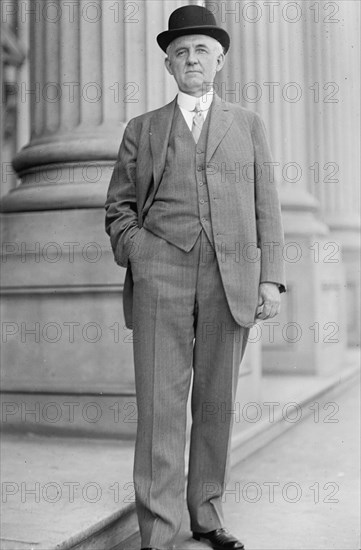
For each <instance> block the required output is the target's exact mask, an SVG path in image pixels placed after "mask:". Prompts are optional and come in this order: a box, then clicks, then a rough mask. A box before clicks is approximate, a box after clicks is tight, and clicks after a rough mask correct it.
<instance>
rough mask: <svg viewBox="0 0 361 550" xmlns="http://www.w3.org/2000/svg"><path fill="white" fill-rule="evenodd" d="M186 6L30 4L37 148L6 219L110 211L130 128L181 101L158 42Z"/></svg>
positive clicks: (28, 151)
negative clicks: (114, 173) (115, 168)
mask: <svg viewBox="0 0 361 550" xmlns="http://www.w3.org/2000/svg"><path fill="white" fill-rule="evenodd" d="M182 3H184V2H179V1H172V2H168V3H163V2H160V1H152V2H144V1H142V2H140V1H134V2H126V1H123V0H115V1H114V2H101V0H94V1H92V2H89V1H87V0H71V1H70V2H69V1H67V0H58V2H57V3H55V2H53V1H50V0H33V1H32V2H31V4H30V8H31V11H30V13H28V14H27V20H28V19H29V18H30V25H31V30H30V32H31V37H30V56H31V59H30V63H31V71H30V74H31V81H30V83H27V82H24V83H23V92H24V94H25V97H26V99H30V101H31V140H30V143H29V144H28V145H27V146H26V147H25V148H24V149H23V150H22V151H21V152H20V153H19V154H18V155H17V156H16V157H15V159H14V167H15V169H16V171H17V172H18V174H19V176H20V178H21V181H22V185H21V186H20V187H19V188H18V189H17V190H16V191H14V192H13V193H10V194H9V195H8V197H6V198H5V200H4V207H3V208H4V210H5V211H24V210H33V209H36V210H40V209H41V210H48V209H54V208H55V209H56V208H83V207H99V206H102V205H103V203H104V197H105V190H106V187H107V185H108V183H109V178H110V173H111V168H112V165H113V162H114V159H115V158H116V154H117V150H118V147H119V141H120V138H121V135H122V131H123V129H124V126H125V123H126V122H127V121H128V120H129V119H130V118H132V117H133V116H136V115H138V114H140V113H142V112H145V111H146V110H149V109H152V108H156V107H159V106H161V105H162V104H164V102H165V101H166V100H169V99H170V97H171V96H172V94H173V93H174V91H175V88H174V86H173V85H172V84H171V82H170V81H169V80H168V79H167V76H166V74H165V71H164V66H163V59H164V55H163V54H162V52H161V50H160V49H159V48H158V46H157V44H156V42H155V36H156V34H157V33H158V32H160V31H161V30H163V29H164V28H165V27H166V22H167V19H168V16H169V13H170V11H172V9H174V8H175V7H177V6H178V5H181V4H182ZM84 184H85V185H84Z"/></svg>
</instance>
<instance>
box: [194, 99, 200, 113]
mask: <svg viewBox="0 0 361 550" xmlns="http://www.w3.org/2000/svg"><path fill="white" fill-rule="evenodd" d="M193 110H194V111H195V112H196V113H197V114H199V113H201V112H202V109H201V105H200V101H199V99H198V100H197V103H196V106H195V107H194V109H193Z"/></svg>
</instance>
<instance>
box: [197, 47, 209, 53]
mask: <svg viewBox="0 0 361 550" xmlns="http://www.w3.org/2000/svg"><path fill="white" fill-rule="evenodd" d="M197 52H198V53H207V50H205V49H204V48H198V49H197Z"/></svg>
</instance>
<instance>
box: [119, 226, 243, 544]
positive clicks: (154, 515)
mask: <svg viewBox="0 0 361 550" xmlns="http://www.w3.org/2000/svg"><path fill="white" fill-rule="evenodd" d="M132 245H133V246H132V252H131V254H130V262H131V268H132V273H133V281H134V295H133V321H134V332H133V349H134V367H135V386H136V395H137V406H138V427H137V437H136V445H135V458H134V487H135V497H136V508H137V515H138V520H139V528H140V534H141V542H142V547H155V548H159V549H164V550H166V549H168V548H169V547H170V546H171V545H172V541H173V540H174V538H175V536H176V534H177V532H178V531H179V528H180V525H181V521H182V511H183V507H184V490H185V481H186V480H185V445H186V415H187V400H188V395H189V391H190V385H191V381H192V379H193V384H192V390H191V392H192V393H191V413H192V427H191V435H190V452H189V461H188V480H187V506H188V510H189V515H190V522H191V530H193V531H199V532H207V531H212V530H213V529H217V528H219V527H222V526H223V515H222V502H221V501H222V491H223V489H224V483H225V479H226V477H227V468H228V460H229V446H230V438H231V429H232V414H225V411H231V410H232V407H233V403H234V399H235V392H236V387H237V381H238V377H239V368H240V363H241V359H242V356H243V354H244V351H245V348H246V343H247V337H248V332H249V329H248V328H244V327H241V326H239V325H238V324H237V323H236V322H235V320H234V319H233V317H232V315H231V312H230V310H229V307H228V303H227V299H226V296H225V293H224V289H223V284H222V280H221V277H220V273H219V267H218V262H217V258H216V255H215V251H214V249H213V247H212V246H211V244H210V242H209V241H208V238H207V236H206V234H205V232H204V231H203V230H202V231H201V232H200V235H199V237H198V239H197V242H196V244H195V245H194V247H193V248H192V250H191V251H189V252H184V251H182V250H180V249H179V248H177V247H175V246H174V245H171V244H170V243H168V242H167V241H166V240H164V239H162V238H160V237H158V236H156V235H154V234H153V233H151V232H150V231H149V230H147V229H145V228H141V229H140V230H139V231H138V232H137V233H136V235H135V237H134V242H133V243H132ZM210 487H212V488H213V489H212V491H209V488H210Z"/></svg>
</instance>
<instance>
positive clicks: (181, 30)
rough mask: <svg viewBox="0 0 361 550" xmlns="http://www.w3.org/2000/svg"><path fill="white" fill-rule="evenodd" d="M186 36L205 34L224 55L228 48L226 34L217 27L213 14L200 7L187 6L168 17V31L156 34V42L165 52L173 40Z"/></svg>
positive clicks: (228, 40) (228, 42) (228, 41)
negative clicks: (215, 43)
mask: <svg viewBox="0 0 361 550" xmlns="http://www.w3.org/2000/svg"><path fill="white" fill-rule="evenodd" d="M186 34H206V35H207V36H211V37H212V38H215V39H216V40H218V42H220V43H221V45H222V46H223V48H224V52H225V53H226V52H227V50H228V48H229V44H230V38H229V35H228V33H227V32H226V31H225V30H224V29H222V28H221V27H218V26H217V23H216V19H215V17H214V15H213V13H212V12H211V11H209V10H207V8H203V7H202V6H197V5H189V6H182V7H181V8H178V9H176V10H175V11H174V12H173V13H171V15H170V17H169V21H168V30H167V31H163V32H161V33H160V34H158V36H157V42H158V44H159V46H160V47H161V48H162V50H163V51H164V52H165V51H166V50H167V48H168V46H169V44H170V43H171V42H172V41H173V40H174V39H175V38H178V37H179V36H184V35H186Z"/></svg>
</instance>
